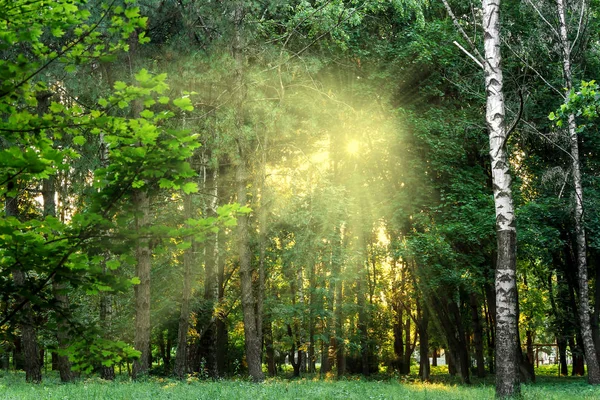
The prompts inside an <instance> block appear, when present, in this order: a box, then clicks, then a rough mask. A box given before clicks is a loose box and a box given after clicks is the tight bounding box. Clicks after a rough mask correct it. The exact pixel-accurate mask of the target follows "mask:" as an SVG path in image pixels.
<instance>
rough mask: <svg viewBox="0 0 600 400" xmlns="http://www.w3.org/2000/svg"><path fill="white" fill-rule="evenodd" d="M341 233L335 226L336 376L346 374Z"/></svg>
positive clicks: (333, 269) (333, 267)
mask: <svg viewBox="0 0 600 400" xmlns="http://www.w3.org/2000/svg"><path fill="white" fill-rule="evenodd" d="M339 235H341V232H340V229H339V228H338V227H336V228H335V229H334V236H335V239H334V241H333V249H332V251H333V258H334V260H333V266H332V272H333V276H334V277H335V278H334V279H335V326H334V330H335V354H336V360H335V364H336V368H337V376H338V377H341V376H344V375H345V374H346V349H345V346H344V323H343V318H344V314H343V304H344V302H343V298H342V295H343V285H344V282H343V280H342V279H341V278H340V276H341V272H342V265H341V253H342V243H341V237H340V236H339Z"/></svg>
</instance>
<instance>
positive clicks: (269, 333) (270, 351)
mask: <svg viewBox="0 0 600 400" xmlns="http://www.w3.org/2000/svg"><path fill="white" fill-rule="evenodd" d="M263 324H264V325H263V338H264V340H265V350H266V352H265V353H266V358H267V371H268V372H269V375H270V376H277V365H276V363H275V347H274V346H273V328H272V325H271V321H264V322H263Z"/></svg>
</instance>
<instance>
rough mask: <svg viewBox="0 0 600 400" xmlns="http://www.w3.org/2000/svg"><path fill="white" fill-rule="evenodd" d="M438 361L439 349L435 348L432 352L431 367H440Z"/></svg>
mask: <svg viewBox="0 0 600 400" xmlns="http://www.w3.org/2000/svg"><path fill="white" fill-rule="evenodd" d="M437 359H438V352H437V347H434V348H433V351H432V352H431V366H432V367H437V366H438V363H437Z"/></svg>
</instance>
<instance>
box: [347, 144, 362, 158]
mask: <svg viewBox="0 0 600 400" xmlns="http://www.w3.org/2000/svg"><path fill="white" fill-rule="evenodd" d="M346 151H347V152H348V153H349V154H350V155H353V156H354V155H356V154H358V152H359V151H360V142H359V141H358V140H351V141H350V142H348V144H347V145H346Z"/></svg>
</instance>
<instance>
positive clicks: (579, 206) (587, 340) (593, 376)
mask: <svg viewBox="0 0 600 400" xmlns="http://www.w3.org/2000/svg"><path fill="white" fill-rule="evenodd" d="M556 8H557V11H558V20H559V24H560V29H559V32H560V42H561V47H562V55H563V73H564V78H565V87H566V89H567V91H568V92H570V91H571V89H572V87H573V79H572V75H571V48H570V46H571V45H570V43H569V39H568V36H567V24H566V18H565V5H564V0H556ZM568 119H569V137H570V143H571V161H572V172H573V186H574V187H575V232H576V235H577V240H576V241H577V273H578V277H579V323H580V326H581V337H582V340H583V349H584V352H585V359H586V361H587V365H588V383H590V384H594V385H597V384H600V365H599V364H598V358H597V356H596V348H595V347H594V340H593V337H592V328H591V323H590V304H589V288H588V277H587V245H586V239H585V227H584V219H583V218H584V215H583V185H582V183H581V168H580V164H579V143H578V138H577V125H576V122H575V115H574V114H569V117H568Z"/></svg>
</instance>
